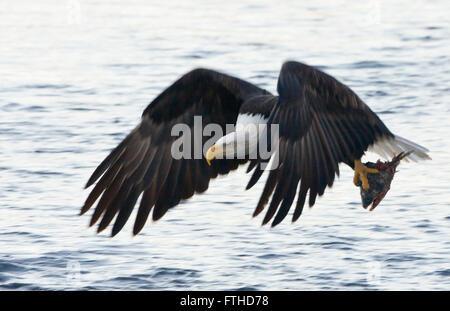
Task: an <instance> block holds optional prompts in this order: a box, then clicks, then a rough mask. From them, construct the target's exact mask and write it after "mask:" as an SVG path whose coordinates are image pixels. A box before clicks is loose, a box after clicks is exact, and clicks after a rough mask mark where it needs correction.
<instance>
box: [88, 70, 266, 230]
mask: <svg viewBox="0 0 450 311" xmlns="http://www.w3.org/2000/svg"><path fill="white" fill-rule="evenodd" d="M260 94H268V93H267V92H266V91H265V90H262V89H260V88H258V87H256V86H255V85H253V84H250V83H248V82H245V81H243V80H240V79H237V78H234V77H231V76H228V75H225V74H221V73H219V72H216V71H212V70H207V69H196V70H193V71H191V72H189V73H187V74H186V75H184V76H183V77H181V78H180V79H179V80H177V81H176V82H175V83H174V84H173V85H171V86H170V87H169V88H168V89H166V90H165V91H164V92H163V93H161V94H160V95H159V96H158V97H157V98H156V99H155V100H154V101H153V102H151V103H150V105H149V106H148V107H147V108H146V109H145V110H144V113H143V115H142V120H141V123H140V124H139V125H138V126H137V127H136V128H135V129H134V130H133V131H132V132H131V133H130V134H129V135H128V136H127V137H126V138H125V139H124V140H123V141H122V142H121V143H120V144H119V145H118V146H117V147H116V148H115V149H114V150H113V151H112V152H111V153H110V154H109V155H108V156H107V157H106V158H105V159H104V160H103V162H102V163H101V164H100V165H99V166H98V167H97V169H96V170H95V171H94V173H93V174H92V176H91V177H90V178H89V181H88V182H87V184H86V188H87V187H89V186H91V185H92V184H93V183H95V182H96V181H97V180H99V181H98V182H97V184H96V185H95V187H94V188H93V189H92V191H91V193H90V194H89V196H88V198H87V199H86V202H85V204H84V206H83V207H82V209H81V214H83V213H85V212H86V211H87V210H89V208H90V207H91V206H92V205H93V204H94V203H95V202H96V201H97V199H98V198H99V197H100V196H101V197H100V200H99V202H98V204H97V206H96V208H95V211H94V213H93V216H92V219H91V222H90V225H94V224H95V223H96V222H97V221H98V220H99V219H100V218H101V222H100V225H99V227H98V232H100V231H102V230H103V229H105V228H106V227H107V226H108V224H109V223H110V222H111V221H112V220H113V218H114V217H115V216H116V215H117V214H118V215H117V218H116V220H115V223H114V226H113V230H112V235H115V234H117V233H118V232H119V231H120V230H121V229H122V227H123V226H124V224H125V223H126V221H127V220H128V218H129V216H130V214H131V212H132V210H133V207H134V205H135V204H136V201H137V199H138V198H139V196H140V195H141V193H143V195H142V199H141V202H140V206H139V210H138V213H137V216H136V221H135V224H134V229H133V232H134V234H137V233H139V231H140V230H141V229H142V227H143V226H144V224H145V222H146V220H147V218H148V216H149V213H150V211H151V210H152V208H153V219H154V220H157V219H159V218H161V217H162V216H163V215H164V214H165V213H166V212H167V210H168V209H169V208H171V207H173V206H175V205H177V204H178V203H179V202H180V201H181V200H185V199H188V198H190V197H192V196H193V195H194V193H196V192H197V193H201V192H203V191H205V190H206V189H208V185H209V181H210V179H211V178H215V177H216V176H217V175H218V174H227V173H228V172H230V171H231V170H234V169H236V168H237V167H238V165H239V164H241V163H243V162H245V160H225V159H222V160H217V161H214V162H213V163H212V165H211V166H208V165H207V163H206V161H205V159H204V158H203V153H202V158H201V159H194V157H193V156H191V159H183V158H182V159H179V160H176V159H174V158H173V157H172V155H171V146H172V143H173V142H174V141H175V140H176V139H177V137H172V136H171V130H172V127H173V126H174V125H175V124H186V125H188V126H189V128H190V129H191V133H194V132H195V131H194V130H193V126H194V116H201V117H202V126H203V127H204V126H206V125H207V124H210V123H215V124H219V125H220V126H221V128H222V130H223V132H224V133H225V125H226V124H235V122H236V119H237V116H238V112H239V107H240V106H241V104H242V102H243V101H244V100H246V99H247V98H250V97H252V96H254V95H260ZM200 136H201V134H200ZM192 138H193V137H192ZM195 138H196V139H199V140H200V142H201V146H203V137H195ZM206 139H207V138H205V140H206ZM191 149H194V148H191ZM192 152H194V150H192Z"/></svg>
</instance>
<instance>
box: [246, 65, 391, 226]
mask: <svg viewBox="0 0 450 311" xmlns="http://www.w3.org/2000/svg"><path fill="white" fill-rule="evenodd" d="M278 93H279V95H280V96H279V101H278V104H277V105H276V107H275V108H274V110H273V111H272V113H271V115H270V117H269V124H279V146H278V152H279V163H280V165H279V167H278V168H277V169H275V170H272V171H270V173H269V176H268V178H267V181H266V184H265V187H264V189H263V193H262V195H261V198H260V201H259V203H258V205H257V207H256V209H255V213H254V215H257V214H259V213H260V212H261V211H262V210H263V209H264V206H265V205H266V204H267V203H268V201H269V199H270V197H271V196H272V200H271V203H270V205H269V208H268V210H267V213H266V216H265V217H264V220H263V224H265V223H267V222H269V221H270V220H271V219H272V218H273V216H275V215H276V216H275V219H274V221H273V222H272V226H275V225H277V224H278V223H280V222H281V221H282V220H283V219H284V218H285V217H286V215H287V213H288V211H289V209H290V207H291V205H292V203H293V200H294V197H295V195H296V194H297V191H296V190H297V188H298V184H299V183H300V188H299V191H298V199H297V205H296V208H295V211H294V215H293V221H295V220H297V219H298V217H299V216H300V215H301V212H302V210H303V206H304V203H305V200H306V194H307V192H308V191H309V202H308V203H309V206H313V205H314V203H315V201H316V198H317V196H318V195H319V196H321V195H322V194H323V193H324V191H325V188H326V186H327V185H328V186H330V187H331V186H332V185H333V182H334V178H335V175H338V176H339V166H338V165H339V163H341V162H344V163H347V164H348V165H350V166H352V167H353V161H354V159H360V158H361V156H362V155H363V154H364V152H365V151H366V150H367V148H368V147H369V145H371V144H373V143H374V142H375V141H376V140H377V139H378V138H379V137H382V136H393V135H392V133H391V132H390V131H389V130H388V129H387V127H386V126H385V125H384V124H383V122H382V121H381V120H380V119H379V118H378V117H377V116H376V115H375V113H374V112H372V111H371V110H370V108H369V107H368V106H367V105H366V104H364V102H363V101H362V100H361V99H360V98H359V97H358V96H357V95H356V94H355V93H354V92H353V91H352V90H351V89H350V88H348V87H347V86H345V85H344V84H342V83H340V82H339V81H337V80H336V79H334V78H333V77H331V76H329V75H327V74H326V73H324V72H322V71H319V70H317V69H315V68H313V67H310V66H308V65H305V64H302V63H297V62H286V63H284V64H283V67H282V69H281V72H280V76H279V79H278ZM251 165H253V166H254V165H255V163H251ZM260 176H261V171H260V170H255V172H254V175H253V176H252V179H251V182H250V183H249V186H250V187H251V186H252V185H254V184H255V183H256V181H257V179H259V177H260ZM280 204H281V206H280ZM279 206H280V207H279ZM278 207H279V208H278Z"/></svg>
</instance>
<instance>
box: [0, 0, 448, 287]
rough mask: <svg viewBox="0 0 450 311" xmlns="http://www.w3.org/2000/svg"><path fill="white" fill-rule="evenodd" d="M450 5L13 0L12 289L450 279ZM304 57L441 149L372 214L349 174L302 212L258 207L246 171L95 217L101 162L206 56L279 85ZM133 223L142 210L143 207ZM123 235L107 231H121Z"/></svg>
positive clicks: (4, 130) (8, 89)
mask: <svg viewBox="0 0 450 311" xmlns="http://www.w3.org/2000/svg"><path fill="white" fill-rule="evenodd" d="M449 12H450V2H448V1H444V0H441V1H425V0H415V1H396V2H395V3H392V2H391V1H385V0H382V1H378V0H372V1H362V2H361V1H331V0H329V1H314V2H311V1H310V2H306V1H285V0H280V1H268V0H267V1H266V0H263V1H234V0H231V1H216V0H214V1H211V0H208V1H170V0H168V1H163V2H161V1H143V0H132V1H127V2H122V1H81V0H79V1H78V0H70V1H56V0H55V1H50V0H45V1H31V0H30V1H23V0H16V1H6V0H2V1H0V181H1V182H0V289H56V290H58V289H68V290H75V289H99V290H100V289H101V290H111V289H131V290H133V289H191V290H222V289H223V290H237V289H250V290H316V289H333V290H346V289H354V290H362V289H380V290H383V289H389V290H394V289H395V290H417V289H430V290H443V289H446V290H449V289H450V195H449V193H448V191H449V189H450V178H449V176H450V166H449V157H450V138H449V134H448V133H449V131H450V122H449V119H448V117H449V112H450V105H449V102H450V95H449V94H450V65H449V64H450V56H449V55H450V53H449V52H450V44H449V38H450V28H449V17H448V13H449ZM287 59H294V60H298V61H303V62H306V63H308V64H311V65H316V66H319V67H320V68H321V69H323V70H325V71H327V72H328V73H330V74H332V75H334V76H335V77H337V78H338V79H339V80H341V81H343V82H344V83H346V84H347V85H349V86H350V87H351V88H352V89H353V90H355V91H356V92H357V93H358V94H359V95H360V97H361V98H362V99H363V100H365V101H366V103H368V104H369V105H370V107H371V108H372V109H373V110H374V111H375V112H377V113H378V114H379V115H380V117H381V118H382V119H383V120H384V122H385V123H386V124H387V125H388V126H389V127H390V129H391V130H392V131H394V132H395V133H397V134H399V135H401V136H404V137H406V138H409V139H412V140H414V141H416V142H418V143H420V144H422V145H424V146H426V147H428V148H429V149H430V150H431V154H430V155H431V157H432V158H433V161H428V162H424V163H420V164H411V163H405V164H402V165H401V166H400V167H399V170H400V172H399V173H398V174H397V175H396V179H395V180H394V183H393V185H392V188H391V191H390V193H389V194H388V195H387V197H386V198H385V200H384V201H383V202H382V204H381V205H380V206H379V207H377V209H376V210H375V211H373V212H368V211H367V210H364V209H363V208H362V207H361V203H360V196H359V189H357V188H356V187H354V186H353V184H352V171H351V170H350V169H349V168H348V167H346V166H342V172H341V178H340V179H339V180H337V182H336V183H335V185H334V187H333V188H332V189H328V190H327V191H326V193H325V195H324V196H323V197H321V198H320V199H318V201H317V203H316V206H315V207H314V208H312V209H305V211H304V213H303V215H302V217H301V218H300V220H299V221H298V222H297V223H295V224H291V223H290V220H288V219H287V221H285V222H283V223H281V224H280V225H279V226H278V227H276V228H273V229H270V227H261V226H260V222H261V221H262V217H258V218H256V219H252V218H251V214H252V212H253V209H254V207H255V205H256V203H257V200H258V198H259V195H260V192H261V189H262V185H263V181H260V183H258V185H257V186H256V187H254V188H253V189H251V190H250V191H244V187H245V184H246V182H247V180H248V177H249V176H246V175H245V172H244V170H240V171H238V172H237V173H234V174H233V175H230V176H228V177H223V178H219V179H218V180H215V181H214V182H213V183H212V184H211V186H210V189H209V190H208V191H207V192H206V193H205V194H204V195H199V196H196V197H194V199H192V200H190V201H188V202H186V203H184V204H181V205H179V206H178V207H176V208H175V209H173V210H171V211H170V212H169V213H168V214H167V215H166V216H165V217H164V218H163V219H162V220H161V221H159V222H156V223H154V222H149V223H148V224H147V225H146V227H145V228H144V230H143V232H142V233H141V234H140V235H138V236H136V237H132V234H131V230H132V228H131V227H132V226H131V224H130V223H128V224H127V225H126V226H125V228H124V230H123V231H122V232H121V233H120V234H119V235H118V236H116V237H115V238H113V239H111V238H110V237H109V232H105V233H103V234H101V235H96V234H95V230H94V229H88V228H87V223H88V221H89V217H88V216H84V217H79V216H78V212H79V208H80V206H81V204H82V203H83V201H84V198H85V197H86V195H87V191H83V190H82V187H83V185H84V184H85V182H86V180H87V178H88V177H89V175H90V173H91V172H92V170H93V169H94V168H95V167H96V166H97V165H98V163H99V162H100V161H101V160H102V159H103V158H104V157H105V156H106V155H107V154H108V152H109V151H110V150H111V149H112V148H113V147H114V146H115V145H116V144H117V143H118V142H119V141H120V140H121V139H122V138H123V137H124V136H125V135H126V134H127V133H128V132H129V131H130V130H131V129H132V128H133V127H134V126H135V125H136V124H137V122H138V121H139V118H140V115H141V112H142V110H143V109H144V108H145V107H146V106H147V104H148V103H149V102H150V101H151V100H152V99H153V98H154V97H155V96H157V95H158V94H159V93H160V92H161V91H162V90H163V89H164V88H165V87H167V86H168V85H170V84H171V83H172V82H173V81H174V80H175V79H176V78H178V77H179V76H180V75H181V74H183V73H185V72H187V71H188V70H190V69H192V68H194V67H198V66H203V67H210V68H214V69H219V70H222V71H224V72H227V73H230V74H233V75H236V76H238V77H241V78H244V79H248V80H250V81H252V82H254V83H256V84H258V85H260V86H262V87H264V88H267V89H268V90H269V91H272V92H275V87H276V79H277V77H278V72H279V69H280V66H281V64H282V62H283V61H285V60H287ZM132 217H134V216H133V215H132ZM107 231H109V230H107Z"/></svg>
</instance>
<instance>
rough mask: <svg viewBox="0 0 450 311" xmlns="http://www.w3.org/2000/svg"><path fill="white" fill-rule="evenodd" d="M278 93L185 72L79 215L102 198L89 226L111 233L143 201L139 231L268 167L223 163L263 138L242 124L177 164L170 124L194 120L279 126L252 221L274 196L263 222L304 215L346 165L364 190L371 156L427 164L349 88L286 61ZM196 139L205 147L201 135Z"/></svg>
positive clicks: (423, 153) (100, 175) (118, 153)
mask: <svg viewBox="0 0 450 311" xmlns="http://www.w3.org/2000/svg"><path fill="white" fill-rule="evenodd" d="M277 91H278V94H279V95H278V96H274V95H272V94H270V93H269V92H268V91H266V90H264V89H262V88H259V87H257V86H255V85H254V84H251V83H249V82H246V81H243V80H241V79H238V78H235V77H232V76H229V75H226V74H223V73H219V72H217V71H213V70H209V69H195V70H192V71H190V72H188V73H187V74H185V75H183V76H182V77H181V78H180V79H178V80H177V81H176V82H174V83H173V84H172V85H171V86H169V87H168V88H167V89H166V90H165V91H163V92H162V93H161V94H160V95H159V96H157V97H156V98H155V99H154V100H153V101H152V102H151V103H150V104H149V105H148V107H147V108H146V109H145V110H144V112H143V114H142V120H141V122H140V124H139V125H138V126H137V127H136V128H135V129H134V130H132V131H131V133H129V134H128V136H126V137H125V139H123V141H122V142H121V143H120V144H119V145H118V146H117V147H116V148H115V149H113V150H112V152H111V153H110V154H109V155H108V156H107V157H106V158H105V159H104V160H103V162H101V163H100V165H99V166H98V167H97V169H96V170H95V171H94V172H93V174H92V176H91V177H90V178H89V180H88V182H87V184H86V188H88V187H90V186H92V185H93V184H94V183H95V182H96V181H98V182H97V183H96V185H95V186H94V188H93V189H92V191H91V192H90V194H89V196H88V197H87V199H86V201H85V203H84V206H83V207H82V209H81V213H80V214H84V213H85V212H86V211H88V210H89V209H90V207H91V206H92V205H93V204H94V203H95V202H96V201H97V199H98V198H100V199H99V201H98V204H97V206H96V208H95V211H94V213H93V215H92V218H91V221H90V226H92V225H94V224H95V223H96V222H97V221H98V220H99V219H101V221H100V224H99V226H98V232H101V231H102V230H104V229H105V228H106V227H107V226H108V225H109V224H110V223H111V221H112V220H113V219H114V218H115V222H114V226H113V228H112V235H113V236H114V235H116V234H117V233H118V232H119V231H120V230H121V229H122V228H123V226H124V224H125V223H126V222H127V220H128V218H129V217H130V215H131V212H132V210H133V208H134V206H135V204H136V202H137V200H138V198H139V197H140V196H141V194H142V198H141V201H140V204H139V209H138V211H137V216H136V220H135V223H134V228H133V233H134V234H138V233H139V232H140V231H141V230H142V228H143V226H144V224H145V222H146V221H147V218H148V217H149V215H150V212H151V211H152V210H153V213H152V218H153V220H155V221H156V220H158V219H160V218H161V217H162V216H163V215H164V214H165V213H166V212H167V211H168V210H169V209H170V208H172V207H174V206H176V205H177V204H179V203H180V202H182V201H183V200H187V199H189V198H191V197H192V196H193V195H194V194H195V193H202V192H204V191H206V190H207V189H208V186H209V182H210V180H211V179H213V178H215V177H217V176H218V175H226V174H228V173H229V172H230V171H232V170H235V169H237V168H238V166H240V165H242V164H244V163H249V166H248V169H247V172H250V171H253V174H252V176H251V178H250V181H249V183H248V185H247V188H246V189H249V188H251V187H252V186H253V185H255V183H256V182H257V181H258V180H259V179H260V177H261V176H262V174H263V171H264V169H263V166H262V164H263V162H264V161H267V160H262V159H260V158H256V159H249V158H241V159H238V158H233V157H223V156H224V155H228V154H227V153H228V152H230V151H229V148H228V146H230V145H231V144H233V145H236V146H237V147H238V148H239V146H243V145H245V144H249V143H250V144H249V145H251V146H255V145H257V143H258V141H257V140H258V139H259V138H258V137H260V136H254V135H253V136H251V135H245V134H246V133H243V131H244V132H245V129H246V127H236V132H231V133H228V134H226V135H225V136H223V137H221V138H219V139H218V140H217V141H216V142H215V143H214V144H213V145H212V146H211V148H209V150H207V152H206V154H202V155H201V157H200V158H197V159H196V158H181V159H175V158H173V157H172V155H171V146H172V144H173V143H174V141H175V139H176V138H177V137H173V136H172V135H171V129H172V127H173V126H174V125H176V124H179V123H183V124H187V125H188V126H189V127H193V123H194V121H193V119H194V117H195V116H201V117H202V121H203V122H202V126H203V127H206V126H207V125H208V124H210V123H211V124H212V123H214V124H218V125H220V126H221V127H222V128H223V129H224V131H225V127H226V125H227V124H235V125H239V124H248V123H254V124H256V123H257V124H263V125H265V126H266V129H267V128H269V126H268V125H272V124H277V125H278V126H279V143H278V147H277V149H275V151H273V154H275V153H277V156H278V159H279V160H278V161H279V165H278V166H277V167H276V168H275V169H272V170H270V171H269V173H268V177H267V180H266V183H265V186H264V189H263V191H262V194H261V197H260V199H259V202H258V204H257V206H256V209H255V212H254V214H253V216H256V215H258V214H259V213H260V212H261V211H262V210H263V209H264V207H265V206H266V205H267V203H268V201H269V200H270V198H271V201H270V204H269V207H268V209H267V212H266V215H265V217H264V219H263V224H266V223H268V222H269V221H270V220H271V219H272V218H274V219H273V221H272V226H275V225H277V224H278V223H280V222H281V221H282V220H283V219H284V218H285V217H286V215H287V213H288V211H289V210H290V207H291V206H292V204H293V202H294V198H295V196H297V201H296V204H295V209H294V212H293V216H292V220H293V221H296V220H297V219H298V218H299V216H300V215H301V213H302V210H303V206H304V204H305V201H306V197H307V194H308V193H309V196H308V205H309V206H310V207H311V206H313V205H314V203H315V202H316V198H317V196H321V195H322V194H323V193H324V191H325V189H326V187H327V186H328V187H331V186H332V185H333V182H334V179H335V176H339V164H340V163H341V162H343V163H346V164H347V165H349V166H350V167H351V168H352V169H354V178H353V182H354V183H355V185H357V184H359V181H361V182H362V185H363V188H364V189H368V187H369V184H368V181H367V174H368V173H377V170H375V169H370V168H367V167H366V166H364V165H363V164H362V163H361V160H360V159H361V157H362V156H363V155H364V153H365V151H367V150H368V149H371V150H372V151H374V152H376V153H378V154H379V155H380V156H382V157H385V158H387V157H390V156H393V155H395V154H398V153H400V152H403V151H413V152H412V153H411V154H409V155H408V157H407V158H406V160H408V159H409V160H413V161H417V160H421V159H428V158H429V156H428V155H427V152H428V150H427V149H426V148H424V147H422V146H419V145H418V144H416V143H413V142H411V141H409V140H407V139H405V138H402V137H399V136H397V135H395V134H393V133H392V132H391V131H390V130H389V129H388V128H387V127H386V125H385V124H384V123H383V122H382V121H381V120H380V118H379V117H378V116H377V115H376V114H375V113H374V112H373V111H372V110H371V109H370V108H369V107H368V106H367V105H366V104H365V103H364V102H363V101H362V100H361V99H360V98H359V97H358V96H357V95H356V94H355V93H354V92H353V91H352V90H351V89H350V88H349V87H347V86H346V85H344V84H342V83H341V82H339V81H337V80H336V79H335V78H333V77H331V76H330V75H328V74H326V73H324V72H322V71H320V70H318V69H317V68H314V67H312V66H308V65H306V64H303V63H299V62H294V61H288V62H285V63H284V64H283V66H282V68H281V71H280V74H279V78H278V84H277ZM239 128H240V129H241V130H239ZM197 138H199V139H200V140H201V142H202V143H204V137H197ZM246 140H253V141H252V142H249V141H246ZM255 140H256V141H255ZM246 152H249V150H247V151H246Z"/></svg>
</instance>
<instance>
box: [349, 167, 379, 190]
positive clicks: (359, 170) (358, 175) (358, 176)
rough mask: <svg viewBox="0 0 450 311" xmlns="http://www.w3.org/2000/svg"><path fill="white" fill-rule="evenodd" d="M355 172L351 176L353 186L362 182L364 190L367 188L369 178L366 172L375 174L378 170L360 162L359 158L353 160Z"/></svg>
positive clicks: (368, 186)
mask: <svg viewBox="0 0 450 311" xmlns="http://www.w3.org/2000/svg"><path fill="white" fill-rule="evenodd" d="M354 169H355V174H354V176H353V183H354V184H355V186H357V187H358V186H359V185H360V184H359V182H360V181H361V182H362V187H363V189H364V190H369V188H370V185H369V180H368V179H367V174H368V173H371V174H377V173H379V171H378V170H377V169H374V168H369V167H367V166H365V165H364V164H362V163H361V161H360V160H355V168H354Z"/></svg>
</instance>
